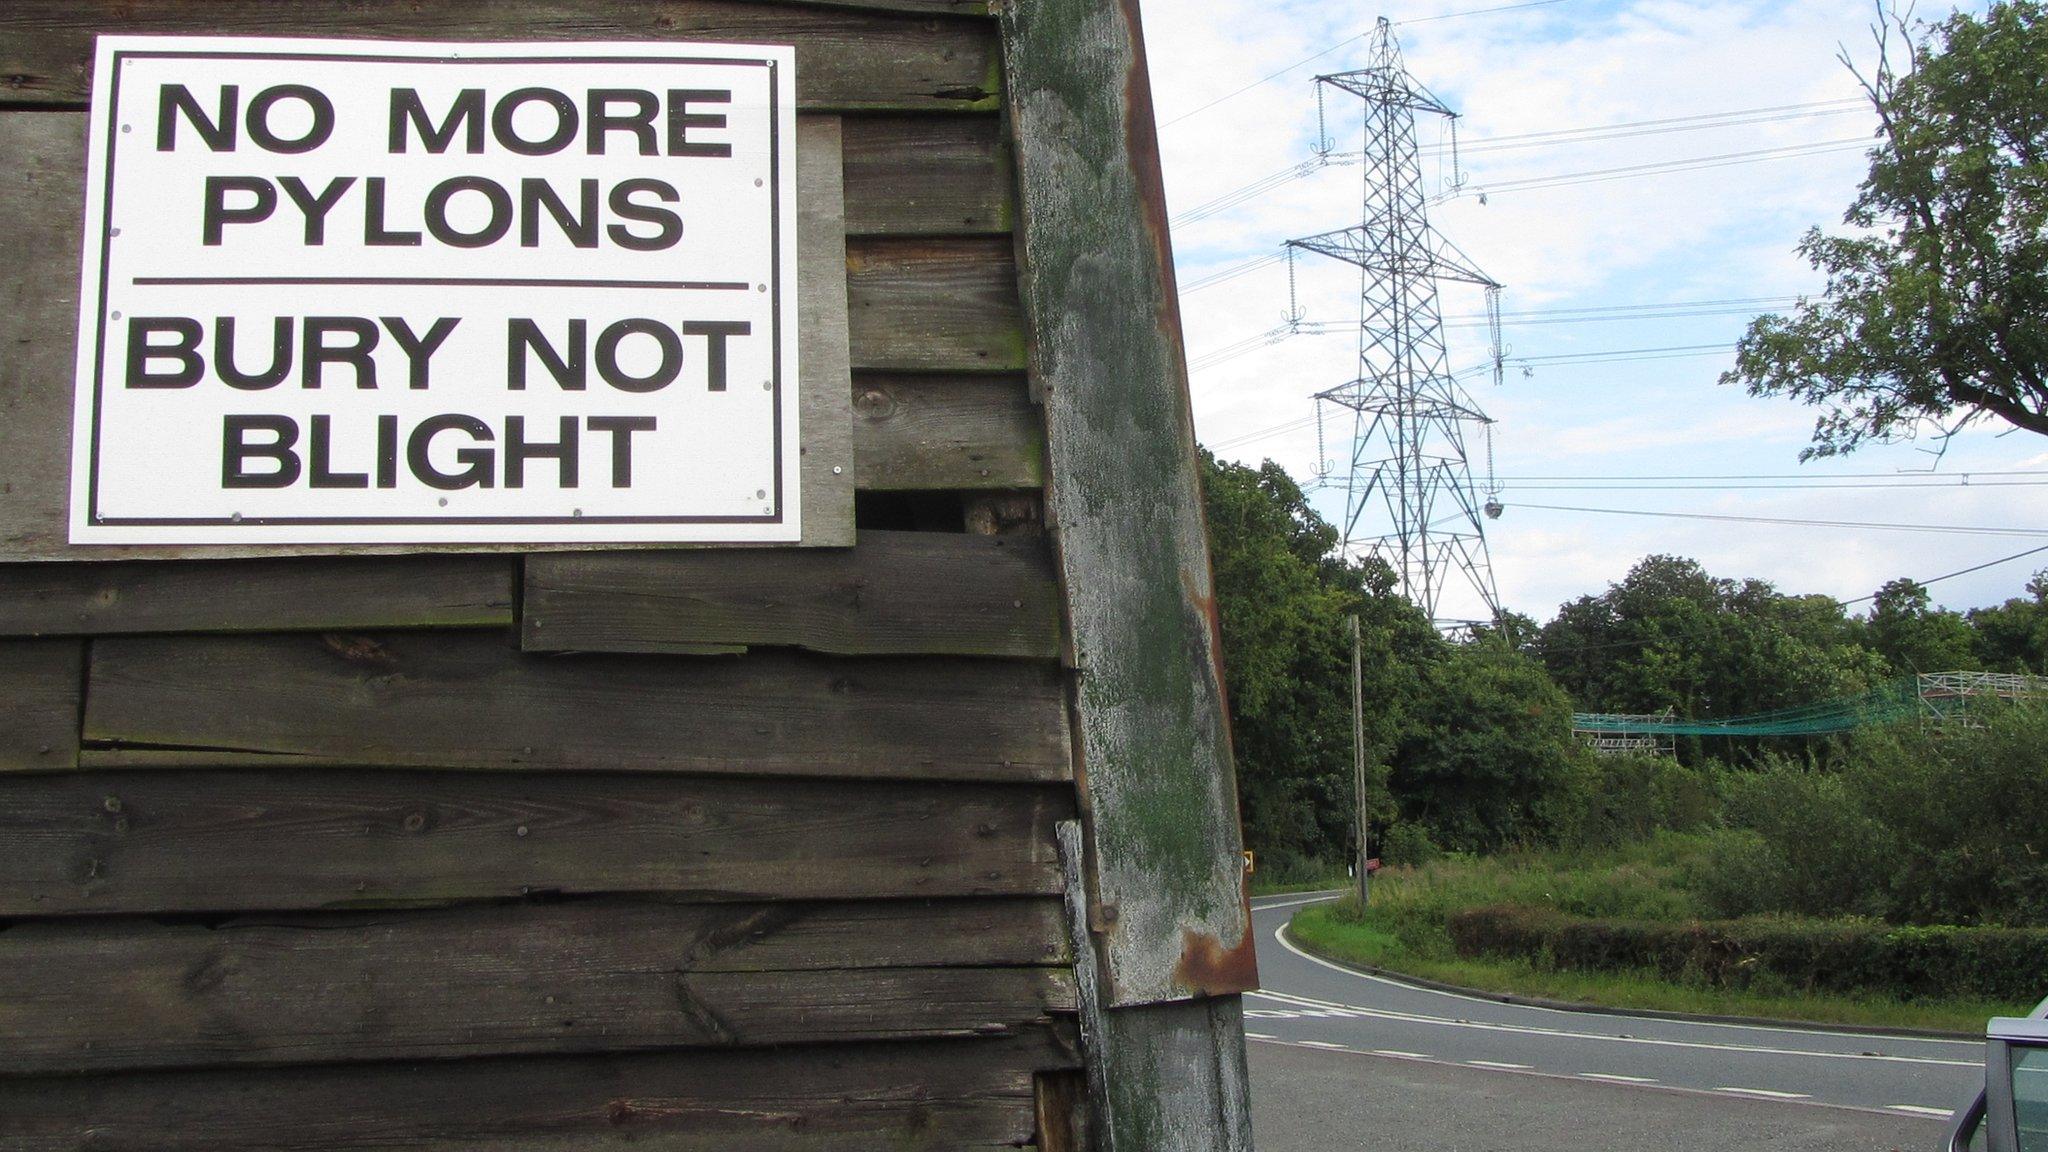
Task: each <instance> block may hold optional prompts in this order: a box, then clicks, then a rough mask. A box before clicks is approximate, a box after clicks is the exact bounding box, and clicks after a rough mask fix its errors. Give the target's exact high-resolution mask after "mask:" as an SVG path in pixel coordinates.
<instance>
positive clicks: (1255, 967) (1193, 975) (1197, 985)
mask: <svg viewBox="0 0 2048 1152" xmlns="http://www.w3.org/2000/svg"><path fill="white" fill-rule="evenodd" d="M1173 979H1174V982H1175V983H1176V984H1179V985H1180V986H1181V987H1183V988H1187V989H1189V990H1190V991H1193V992H1195V993H1197V994H1198V995H1202V996H1229V995H1232V994H1234V993H1238V992H1249V991H1251V990H1252V989H1254V988H1257V987H1258V986H1259V961H1258V953H1257V950H1256V948H1255V947H1254V941H1253V939H1252V921H1251V917H1250V916H1249V915H1247V916H1246V917H1245V921H1244V938H1243V939H1241V940H1239V941H1238V942H1237V943H1236V944H1235V945H1233V946H1232V947H1229V948H1225V947H1224V946H1223V944H1222V943H1221V942H1220V941H1218V940H1217V939H1216V938H1215V937H1214V936H1210V935H1207V934H1205V933H1202V932H1197V931H1195V930H1194V929H1193V928H1183V929H1181V933H1180V963H1179V964H1178V965H1176V966H1175V967H1174V969H1173Z"/></svg>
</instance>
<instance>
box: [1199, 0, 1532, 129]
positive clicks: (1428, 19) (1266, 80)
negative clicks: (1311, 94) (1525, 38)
mask: <svg viewBox="0 0 2048 1152" xmlns="http://www.w3.org/2000/svg"><path fill="white" fill-rule="evenodd" d="M1564 2H1565V0H1528V2H1527V3H1522V4H1504V5H1501V6H1499V7H1497V8H1473V9H1468V10H1467V11H1464V12H1446V13H1444V14H1442V15H1440V16H1421V17H1417V18H1416V19H1414V20H1403V21H1400V23H1402V24H1428V23H1432V22H1434V21H1437V20H1455V19H1457V18H1459V17H1461V16H1483V15H1486V14H1487V13H1489V12H1513V11H1516V10H1517V9H1522V8H1544V7H1548V6H1550V5H1552V4H1562V3H1564ZM1368 35H1370V33H1367V32H1360V33H1359V34H1358V35H1356V36H1347V37H1345V38H1344V39H1342V40H1339V41H1337V42H1336V43H1335V44H1332V45H1330V46H1329V47H1328V48H1325V49H1323V50H1322V51H1321V52H1318V53H1316V54H1315V55H1313V56H1307V57H1303V58H1302V59H1300V60H1297V61H1295V62H1294V63H1292V64H1289V65H1288V66H1287V67H1285V68H1282V69H1280V70H1279V71H1278V72H1271V73H1268V74H1267V75H1264V76H1261V77H1259V78H1258V79H1257V80H1254V81H1252V82H1251V83H1249V84H1247V85H1245V86H1244V87H1242V88H1239V89H1237V90H1235V91H1233V92H1226V93H1224V94H1223V95H1221V96H1218V97H1217V98H1216V99H1214V100H1211V101H1209V102H1208V103H1207V104H1204V105H1202V106H1201V107H1199V108H1192V109H1189V110H1188V111H1186V112H1183V113H1181V114H1180V115H1178V116H1175V117H1174V118H1173V119H1171V120H1165V121H1161V122H1160V124H1159V127H1161V128H1171V127H1173V126H1174V125H1175V124H1178V123H1180V122H1181V121H1183V120H1186V119H1188V118H1190V117H1193V116H1199V115H1201V114H1202V113H1204V112H1207V111H1208V110H1209V109H1211V108H1214V107H1216V106H1217V105H1218V104H1221V103H1224V102H1225V101H1227V100H1235V99H1237V98H1238V97H1239V96H1242V95H1244V94H1245V93H1247V92H1249V91H1251V90H1252V89H1254V88H1257V87H1259V86H1261V85H1263V84H1270V83H1272V82H1273V81H1275V80H1278V79H1279V78H1280V77H1282V76H1285V75H1287V74H1288V73H1289V72H1292V71H1294V70H1295V69H1297V68H1300V67H1302V66H1303V65H1307V64H1313V63H1315V62H1316V61H1318V60H1321V59H1322V58H1323V57H1325V56H1328V55H1329V54H1330V53H1332V52H1335V51H1336V50H1337V49H1339V48H1342V47H1344V46H1345V45H1346V44H1350V43H1352V42H1354V41H1358V40H1363V39H1365V38H1366V37H1367V36H1368Z"/></svg>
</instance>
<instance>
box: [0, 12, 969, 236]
mask: <svg viewBox="0 0 2048 1152" xmlns="http://www.w3.org/2000/svg"><path fill="white" fill-rule="evenodd" d="M915 11H916V12H918V13H919V14H918V15H912V14H910V13H901V14H892V13H887V12H863V11H855V10H852V9H851V8H845V7H842V8H836V9H835V8H831V7H819V6H815V5H809V4H766V3H747V2H743V0H669V2H667V3H663V4H635V3H621V2H619V0H552V2H550V3H548V4H545V5H533V4H515V3H502V2H497V3H481V4H480V3H472V2H469V0H355V2H352V3H349V4H347V5H307V4H276V3H270V2H267V0H215V2H213V3H208V4H203V5H193V4H189V3H183V2H181V0H140V2H135V0H14V2H13V3H11V4H8V5H7V6H5V7H4V8H0V75H4V76H5V77H6V78H7V83H6V84H5V85H4V86H0V105H6V104H17V105H20V104H27V105H36V106H50V105H65V104H68V105H74V106H82V105H83V104H84V103H85V100H86V96H87V92H88V90H89V87H90V83H91V69H92V38H93V35H94V34H95V33H109V32H121V33H164V34H172V35H188V36H190V35H214V36H311V37H339V38H349V37H369V38H375V39H404V40H455V41H462V40H566V41H576V40H646V41H671V42H673V41H677V40H726V41H735V42H738V43H742V44H750V43H766V44H794V45H796V50H797V73H796V77H797V78H796V83H797V103H798V106H799V107H800V108H802V109H804V110H806V111H821V110H837V109H901V110H907V111H922V112H929V111H948V110H973V109H992V108H994V107H995V105H996V101H997V100H998V98H999V93H998V91H997V88H998V85H999V83H1000V81H999V74H1000V69H999V67H998V65H997V59H996V47H995V37H994V36H993V34H992V33H993V29H992V28H991V26H990V24H989V22H988V21H987V20H984V19H975V18H965V17H955V16H943V15H933V14H930V12H929V9H928V6H925V5H920V6H919V7H918V8H917V9H916V10H915ZM74 259H75V254H74Z"/></svg>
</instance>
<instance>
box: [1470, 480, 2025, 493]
mask: <svg viewBox="0 0 2048 1152" xmlns="http://www.w3.org/2000/svg"><path fill="white" fill-rule="evenodd" d="M1500 485H1501V487H1503V488H1507V489H1512V490H1514V491H1517V492H1895V491H1902V490H1905V489H1911V488H2048V480H1979V481H1971V480H1966V479H1958V480H1945V481H1928V480H1914V481H1906V482H1903V483H1897V484H1887V483H1884V482H1882V481H1868V480H1866V481H1851V482H1849V483H1845V484H1829V483H1824V482H1822V483H1816V482H1803V483H1802V482H1799V481H1777V482H1766V483H1756V484H1750V483H1719V484H1548V483H1527V482H1517V481H1513V480H1506V479H1503V480H1501V481H1500Z"/></svg>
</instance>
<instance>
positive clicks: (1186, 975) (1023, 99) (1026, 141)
mask: <svg viewBox="0 0 2048 1152" xmlns="http://www.w3.org/2000/svg"><path fill="white" fill-rule="evenodd" d="M1001 22H1002V25H1003V44H1004V60H1005V68H1006V70H1007V74H1008V84H1007V90H1008V92H1009V99H1010V119H1011V123H1012V124H1013V125H1014V127H1015V131H1016V134H1017V139H1018V141H1019V142H1020V143H1019V145H1018V157H1017V159H1018V172H1019V177H1020V187H1021V189H1022V200H1021V204H1022V212H1021V216H1022V219H1023V221H1024V234H1023V243H1022V245H1021V250H1022V252H1023V259H1024V265H1025V278H1024V290H1023V294H1024V299H1025V303H1026V307H1027V310H1028V312H1029V316H1030V330H1031V339H1032V367H1033V372H1034V378H1035V380H1036V382H1037V384H1038V386H1039V387H1038V390H1039V392H1040V394H1042V395H1043V396H1044V397H1045V412H1046V439H1047V446H1048V451H1049V455H1050V458H1051V472H1050V480H1049V483H1048V487H1047V503H1046V509H1045V514H1046V523H1047V525H1048V526H1049V527H1050V528H1051V530H1052V531H1053V532H1054V534H1055V544H1056V549H1057V555H1058V556H1059V557H1060V563H1061V575H1062V578H1063V583H1064V586H1065V589H1066V594H1067V607H1068V631H1069V634H1070V636H1071V637H1072V642H1073V648H1074V659H1075V662H1076V664H1077V665H1078V667H1079V669H1080V678H1079V690H1078V692H1077V694H1076V697H1075V712H1076V716H1075V724H1076V729H1077V737H1078V740H1077V743H1078V749H1077V754H1078V757H1079V764H1078V766H1077V775H1078V776H1079V778H1080V779H1081V780H1083V781H1084V788H1085V796H1084V799H1083V803H1082V806H1081V807H1082V812H1083V813H1084V820H1085V822H1086V829H1087V832H1088V837H1089V845H1088V848H1089V851H1088V859H1089V860H1090V861H1091V862H1092V864H1093V867H1094V874H1093V876H1092V877H1091V884H1090V895H1091V897H1092V898H1093V900H1094V901H1095V907H1094V908H1093V909H1092V916H1093V922H1094V923H1095V924H1097V925H1099V926H1100V935H1101V945H1102V949H1103V953H1104V968H1105V975H1106V984H1105V988H1104V997H1105V1001H1106V1003H1108V1004H1110V1005H1113V1006H1121V1005H1128V1004H1143V1003H1153V1002H1161V1001H1172V1000H1178V999H1184V998H1188V997H1192V996H1198V995H1221V994H1225V993H1231V992H1240V991H1244V990H1246V989H1250V988H1253V987H1256V986H1257V982H1258V973H1257V970H1256V962H1255V959H1254V954H1253V941H1252V936H1251V913H1250V911H1249V909H1248V907H1247V905H1246V901H1245V893H1244V869H1243V864H1242V860H1241V858H1240V856H1239V849H1240V846H1241V837H1240V834H1239V829H1238V822H1237V786H1236V781H1235V779H1234V775H1233V771H1232V765H1231V754H1230V733H1229V728H1228V717H1227V714H1226V709H1225V705H1224V698H1223V677H1222V671H1221V667H1220V664H1219V653H1220V647H1221V645H1220V643H1219V640H1218V636H1217V624H1216V613H1215V598H1214V591H1213V584H1212V582H1211V578H1210V572H1209V554H1208V546H1207V534H1206V532H1205V530H1204V526H1203V523H1202V504H1201V496H1200V490H1199V486H1198V478H1197V456H1196V447H1195V437H1194V420H1193V417H1192V414H1191V413H1190V410H1189V405H1188V391H1187V370H1186V365H1185V362H1184V358H1183V354H1182V349H1181V336H1180V314H1179V308H1178V305H1177V303H1176V293H1175V289H1174V283H1173V260H1172V252H1171V244H1170V242H1169V240H1168V235H1167V221H1166V205H1165V194H1164V190H1163V188H1162V186H1161V178H1160V174H1159V162H1158V146H1157V140H1156V139H1155V137H1154V129H1153V116H1152V109H1151V97H1150V91H1151V88H1150V81H1149V80H1148V79H1147V77H1146V73H1145V64H1144V57H1143V46H1142V39H1141V35H1140V32H1139V29H1138V27H1137V13H1136V9H1135V7H1133V6H1130V5H1127V4H1121V3H1112V2H1110V0H1040V2H1038V3H1034V4H1011V5H1004V6H1003V9H1002V12H1001ZM1208 1146H1209V1145H1203V1147H1208ZM1215 1146H1216V1147H1221V1146H1222V1145H1221V1144H1217V1145H1215ZM1188 1147H1191V1148H1192V1147H1195V1146H1194V1145H1188Z"/></svg>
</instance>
